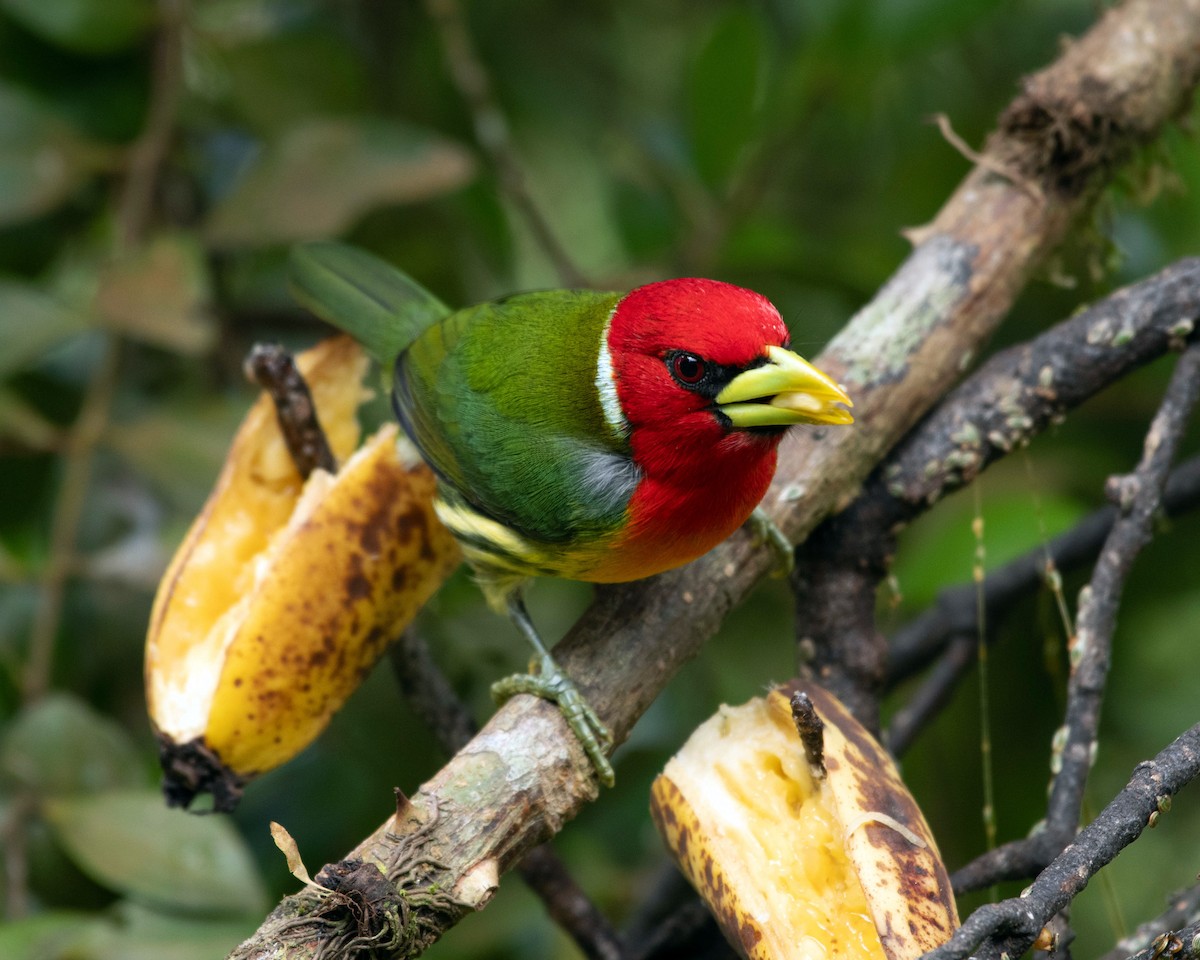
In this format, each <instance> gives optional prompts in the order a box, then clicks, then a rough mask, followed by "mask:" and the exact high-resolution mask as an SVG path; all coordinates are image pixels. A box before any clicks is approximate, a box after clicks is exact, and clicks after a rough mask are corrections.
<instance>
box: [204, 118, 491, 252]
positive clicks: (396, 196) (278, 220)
mask: <svg viewBox="0 0 1200 960" xmlns="http://www.w3.org/2000/svg"><path fill="white" fill-rule="evenodd" d="M473 173H474V162H473V160H472V159H471V156H470V154H468V153H467V151H466V150H464V149H463V148H462V147H460V146H458V145H457V144H455V143H452V142H450V141H449V140H445V139H443V138H441V137H438V136H436V135H434V134H431V133H428V132H425V131H421V130H416V129H413V128H411V127H405V126H401V125H399V124H396V123H392V122H388V121H384V120H374V119H330V120H310V121H308V122H306V123H304V124H301V125H299V126H296V127H293V128H292V129H291V130H289V131H288V132H287V133H286V134H285V135H284V136H283V137H282V138H281V139H280V140H279V141H278V142H276V143H272V144H270V145H268V146H267V148H266V149H265V150H264V151H263V154H262V156H261V157H259V159H258V160H257V162H256V163H254V164H253V165H252V166H251V168H250V169H249V170H248V171H247V172H246V174H245V175H244V176H243V177H242V179H241V180H240V181H239V183H238V184H237V185H236V186H235V187H234V189H233V191H232V192H231V193H230V194H229V195H228V196H227V197H225V198H224V200H223V201H222V202H221V203H220V204H219V205H218V206H217V208H216V209H215V210H214V211H213V213H212V216H211V217H210V218H209V220H208V223H207V225H206V228H205V229H206V234H207V238H208V240H209V241H210V242H211V243H212V244H214V245H216V246H219V247H254V246H265V245H269V244H273V243H289V242H292V241H295V240H316V239H320V238H322V237H328V236H333V235H336V234H338V233H341V232H342V231H343V230H345V229H347V228H348V227H349V226H351V225H352V224H353V223H354V222H355V221H356V220H357V219H358V218H359V217H361V216H362V215H363V214H365V213H367V212H368V211H370V210H371V209H373V208H375V207H378V206H382V205H386V204H398V203H413V202H416V201H419V200H428V199H430V198H431V197H436V196H438V195H440V194H443V193H447V192H449V191H452V190H456V189H458V188H459V187H461V186H462V185H463V184H465V183H467V182H468V181H469V180H470V179H471V177H472V175H473Z"/></svg>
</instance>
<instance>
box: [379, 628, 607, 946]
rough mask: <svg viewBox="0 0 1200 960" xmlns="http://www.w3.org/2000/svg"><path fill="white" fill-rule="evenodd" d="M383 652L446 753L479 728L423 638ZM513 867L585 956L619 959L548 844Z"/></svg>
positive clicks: (404, 638) (598, 916)
mask: <svg viewBox="0 0 1200 960" xmlns="http://www.w3.org/2000/svg"><path fill="white" fill-rule="evenodd" d="M388 654H389V658H390V659H391V662H392V670H393V673H394V674H395V675H396V680H397V682H398V683H399V685H400V689H401V690H402V691H403V693H404V696H405V699H407V700H408V702H409V704H410V705H411V706H412V707H413V709H414V710H415V711H416V712H417V714H418V716H420V717H421V719H422V721H424V723H425V726H426V727H428V728H429V730H430V731H431V732H432V733H433V735H434V737H435V738H436V739H437V741H438V743H439V744H440V745H441V746H442V748H443V749H444V750H445V751H446V753H447V754H451V755H452V754H454V753H455V751H457V750H461V749H462V748H463V747H464V746H465V745H466V744H467V743H468V742H469V741H470V739H471V737H473V736H474V735H475V734H476V733H478V731H479V728H478V726H477V725H476V724H475V720H474V719H473V718H472V716H471V713H470V711H469V710H468V709H467V707H466V704H464V703H463V702H462V700H460V699H459V698H458V695H457V694H456V693H455V692H454V688H453V687H451V686H450V682H449V681H448V680H447V679H446V675H445V674H444V673H442V671H441V669H440V668H439V667H438V665H437V664H436V663H435V662H434V659H433V655H432V654H431V653H430V651H429V644H427V643H426V642H425V639H424V637H422V636H421V635H420V634H419V633H418V632H417V631H416V630H415V629H413V628H412V627H410V628H409V629H407V630H405V631H404V633H403V634H402V635H401V637H400V639H399V640H397V641H396V643H394V644H393V645H392V647H391V649H390V650H389V651H388ZM516 870H517V872H518V873H519V874H520V875H521V879H522V880H524V881H525V883H526V884H527V885H528V887H529V889H530V890H532V891H533V892H534V893H535V894H536V895H537V896H538V897H539V898H540V899H541V901H542V904H543V905H544V906H545V908H546V912H547V913H548V914H550V916H551V918H552V919H553V920H554V921H555V922H556V923H557V924H558V925H559V926H560V927H562V928H563V930H565V931H566V932H567V934H568V935H569V936H570V937H571V939H572V940H574V941H575V944H576V945H577V946H578V947H579V949H580V951H581V952H582V953H583V955H584V956H585V957H587V958H588V960H622V958H623V957H624V956H625V947H624V945H623V944H622V942H621V938H620V937H619V936H618V935H617V932H616V930H615V929H613V926H612V924H610V923H609V922H608V918H607V917H605V916H604V914H602V913H601V912H600V909H599V908H598V907H597V906H596V904H595V903H593V902H592V901H591V899H590V898H589V897H588V896H587V894H586V893H585V892H584V891H583V888H582V887H580V886H579V884H578V883H577V882H576V881H575V878H574V877H573V876H572V875H571V872H570V871H569V870H568V869H567V865H566V864H565V863H563V861H562V860H561V859H560V858H559V856H558V854H556V853H555V852H554V850H553V849H552V848H551V846H550V844H549V843H544V844H542V845H541V846H540V847H534V848H533V849H532V850H530V851H529V852H528V853H527V854H525V857H524V858H523V859H522V860H521V862H520V863H519V864H517V867H516Z"/></svg>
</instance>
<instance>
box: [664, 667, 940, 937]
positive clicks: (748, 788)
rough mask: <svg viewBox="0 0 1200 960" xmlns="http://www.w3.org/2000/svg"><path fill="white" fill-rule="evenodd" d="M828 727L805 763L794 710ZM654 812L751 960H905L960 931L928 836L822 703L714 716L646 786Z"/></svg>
mask: <svg viewBox="0 0 1200 960" xmlns="http://www.w3.org/2000/svg"><path fill="white" fill-rule="evenodd" d="M798 689H802V690H803V691H804V692H805V693H807V694H808V696H809V697H810V698H811V702H812V704H813V706H815V708H816V713H817V715H818V716H819V717H820V718H821V720H823V721H824V737H823V739H824V769H821V768H820V766H819V764H813V763H810V761H809V760H808V759H807V758H806V755H805V751H804V749H803V748H802V746H801V740H800V737H799V735H798V734H797V730H796V725H795V722H794V721H793V716H792V709H791V704H790V697H791V696H792V694H793V693H795V692H796V691H797V690H798ZM651 811H652V813H653V815H654V820H655V823H656V824H657V826H658V828H659V832H660V833H661V834H662V836H663V838H664V840H665V841H666V844H667V846H668V847H669V848H670V850H671V851H672V853H673V854H674V856H675V858H676V859H677V860H678V862H679V865H680V867H681V868H682V870H683V872H684V874H685V875H686V876H687V878H688V880H689V881H690V882H691V883H692V885H693V886H694V887H696V889H697V890H698V891H699V892H700V894H701V895H702V896H703V897H704V899H705V901H706V902H707V904H708V906H709V908H710V909H711V910H712V911H713V913H714V915H715V917H716V919H717V921H718V923H719V924H720V926H721V929H722V930H723V931H724V933H725V935H726V937H727V938H728V940H729V942H730V943H731V944H732V945H733V947H734V948H735V949H737V950H738V951H739V952H740V953H741V954H742V955H743V956H745V957H748V958H751V960H885V958H886V960H915V958H917V957H919V956H920V955H921V954H923V953H924V952H925V951H926V950H929V949H931V948H932V947H935V946H937V945H938V944H940V943H943V942H944V941H945V940H947V939H948V938H949V937H950V934H951V933H952V932H953V931H954V929H955V928H956V927H957V926H958V915H957V913H956V911H955V905H954V899H953V896H952V894H951V891H950V881H949V878H948V876H947V874H946V869H945V867H944V866H943V864H942V861H941V857H940V856H939V854H938V851H937V845H936V844H935V843H934V839H933V835H932V834H931V833H930V831H929V826H928V824H926V822H925V818H924V817H923V816H922V815H921V811H920V810H919V809H918V808H917V805H916V802H915V801H914V800H913V798H912V795H911V794H910V793H909V792H908V790H907V789H906V788H905V786H904V784H903V783H902V782H901V781H900V777H899V774H898V773H897V771H896V767H895V765H894V764H893V763H892V761H891V759H890V758H889V757H888V755H887V753H886V752H885V751H884V750H883V748H882V747H881V746H880V745H879V744H878V743H877V742H876V741H875V740H874V739H873V738H872V737H871V735H870V734H869V733H867V731H866V730H865V729H864V728H863V727H862V726H861V725H860V724H859V723H858V722H857V721H856V720H855V719H854V718H853V717H852V716H851V715H850V713H849V711H847V710H846V708H845V707H844V706H842V704H841V703H840V702H839V701H838V700H837V699H836V698H835V697H834V696H833V695H832V694H830V693H828V692H827V691H825V690H823V689H821V688H820V687H818V686H816V685H815V684H804V685H802V686H799V685H795V684H794V685H792V686H790V687H787V688H783V689H781V690H774V691H772V692H771V693H770V694H769V695H768V696H767V697H766V698H757V699H754V700H751V701H750V702H749V703H745V704H743V705H741V706H738V707H728V706H722V707H721V709H720V711H719V712H718V713H717V714H716V715H715V716H713V717H711V718H710V719H708V720H707V721H705V723H703V724H702V725H701V726H700V727H699V728H698V729H697V730H696V731H695V732H694V733H693V734H692V736H691V737H690V738H689V740H688V741H687V743H686V744H685V745H684V747H683V749H682V750H680V751H679V753H677V754H676V755H675V756H674V757H673V758H672V759H671V760H670V761H669V762H668V763H667V766H666V769H665V770H664V771H663V773H662V774H661V775H660V776H659V777H658V778H657V779H656V780H655V782H654V786H653V788H652V791H651Z"/></svg>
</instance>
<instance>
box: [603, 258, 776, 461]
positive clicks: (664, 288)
mask: <svg viewBox="0 0 1200 960" xmlns="http://www.w3.org/2000/svg"><path fill="white" fill-rule="evenodd" d="M787 342H788V330H787V327H786V326H784V323H783V319H782V318H781V317H780V316H779V311H778V310H776V309H775V307H774V306H772V304H771V301H769V300H768V299H767V298H766V297H764V296H762V295H761V294H758V293H755V292H754V291H753V290H747V289H745V288H743V287H737V286H734V285H733V284H730V283H721V282H720V281H717V280H703V279H698V278H691V277H689V278H684V279H680V280H663V281H661V282H659V283H651V284H647V285H646V286H644V287H638V288H637V289H636V290H633V291H631V292H630V293H628V294H627V295H626V296H625V297H624V298H622V300H621V301H620V303H618V304H617V308H616V311H615V312H614V313H613V317H612V321H611V323H610V325H609V331H608V349H609V352H610V355H611V358H612V371H613V375H614V376H613V379H614V380H615V383H616V391H617V397H618V399H619V401H620V406H621V412H622V414H623V415H624V418H625V421H626V422H627V423H628V425H629V428H630V429H631V430H632V431H636V430H637V429H639V428H642V427H651V428H653V427H669V428H671V429H672V430H674V431H682V432H683V433H686V434H691V433H693V432H694V431H699V433H700V434H703V435H706V436H710V437H711V438H712V439H713V440H714V441H715V440H716V439H718V438H719V437H720V436H721V435H722V434H724V433H725V432H726V429H725V428H726V427H727V426H728V425H727V424H722V423H721V422H720V418H719V417H717V416H714V413H713V409H714V401H715V399H716V396H717V394H718V393H719V392H720V391H721V390H722V389H723V388H724V387H725V386H726V385H727V384H728V383H729V382H730V381H731V380H732V379H733V378H734V377H735V376H737V374H739V373H741V372H742V371H744V370H746V369H747V368H748V367H752V366H756V365H759V364H762V363H764V362H765V361H766V352H765V351H766V348H767V347H768V346H780V347H782V346H786V345H787Z"/></svg>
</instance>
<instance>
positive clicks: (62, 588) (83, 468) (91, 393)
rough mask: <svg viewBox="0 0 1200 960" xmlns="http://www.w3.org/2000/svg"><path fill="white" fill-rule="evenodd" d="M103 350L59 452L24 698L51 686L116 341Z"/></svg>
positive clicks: (107, 340) (109, 394)
mask: <svg viewBox="0 0 1200 960" xmlns="http://www.w3.org/2000/svg"><path fill="white" fill-rule="evenodd" d="M102 349H103V353H102V355H101V357H100V361H99V363H97V364H96V367H95V369H94V370H93V371H92V374H91V377H90V379H89V380H88V385H87V390H86V391H85V392H84V395H83V405H82V407H81V408H80V411H79V417H78V419H76V421H75V423H74V425H73V426H72V427H71V430H70V433H69V434H68V436H67V442H66V445H65V449H64V451H63V457H62V459H63V477H62V483H61V484H60V486H59V488H58V496H57V497H56V499H55V501H54V512H53V518H54V519H53V521H52V522H51V527H50V552H49V556H48V558H47V560H46V565H45V567H44V568H43V569H42V574H41V592H40V593H39V595H38V601H37V607H36V608H35V610H34V615H33V625H32V627H31V629H30V635H29V655H28V659H27V660H26V663H25V676H24V681H23V684H22V696H23V698H24V700H25V702H26V703H32V702H33V701H34V700H37V699H38V698H39V697H41V696H42V695H43V694H44V693H45V692H46V691H47V689H49V686H50V674H51V671H52V670H53V667H54V647H55V642H56V640H57V637H58V628H59V624H60V623H61V622H62V609H63V599H64V596H65V593H66V588H67V579H68V577H69V576H70V573H71V571H72V570H73V569H74V568H75V543H76V540H77V538H78V536H79V523H80V521H81V520H82V519H83V508H84V504H85V502H86V500H87V492H88V484H89V482H90V481H91V478H92V457H93V454H94V453H95V451H96V445H97V444H98V443H99V442H100V438H101V436H102V435H103V433H104V431H105V429H106V428H107V426H108V416H109V412H110V411H111V409H112V401H113V394H114V393H115V391H116V386H117V371H118V368H119V366H120V357H121V343H120V340H118V339H117V338H116V337H114V336H110V335H105V337H104V344H103V348H102Z"/></svg>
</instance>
